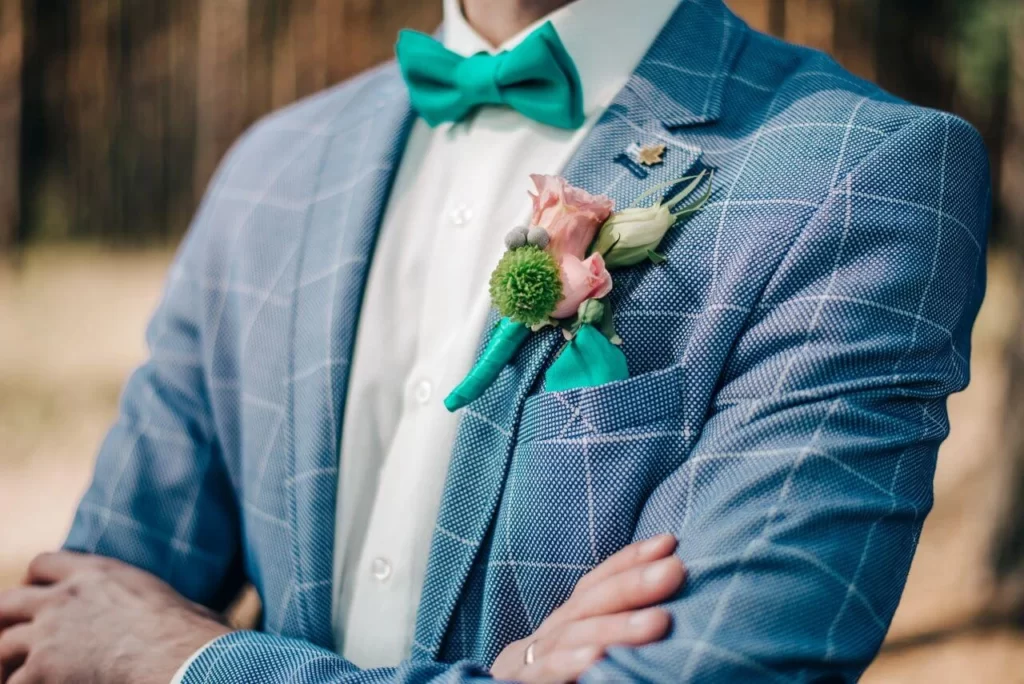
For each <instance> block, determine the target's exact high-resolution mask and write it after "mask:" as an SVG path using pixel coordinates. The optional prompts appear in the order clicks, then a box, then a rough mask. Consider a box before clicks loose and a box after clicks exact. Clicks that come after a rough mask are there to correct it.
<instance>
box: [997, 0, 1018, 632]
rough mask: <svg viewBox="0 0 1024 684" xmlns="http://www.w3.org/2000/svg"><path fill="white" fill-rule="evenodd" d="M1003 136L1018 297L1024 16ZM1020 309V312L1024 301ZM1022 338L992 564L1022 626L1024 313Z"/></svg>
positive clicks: (1013, 48) (1013, 43)
mask: <svg viewBox="0 0 1024 684" xmlns="http://www.w3.org/2000/svg"><path fill="white" fill-rule="evenodd" d="M1005 120H1006V133H1005V137H1004V146H1003V159H1002V174H1001V184H1000V185H1001V188H999V189H998V192H999V198H1000V199H1001V201H1002V209H1003V214H1002V220H1003V224H1004V227H1005V234H1006V236H1007V237H1008V242H1009V244H1010V247H1011V248H1012V251H1013V258H1014V259H1015V263H1016V274H1017V283H1018V284H1017V288H1018V293H1024V11H1018V12H1017V17H1016V21H1015V22H1014V23H1013V27H1012V28H1011V31H1010V87H1009V97H1008V113H1007V116H1006V118H1005ZM1018 305H1019V306H1020V307H1022V308H1024V297H1020V301H1019V302H1018ZM1017 322H1018V326H1019V329H1020V333H1019V334H1018V335H1016V336H1015V338H1014V339H1011V341H1010V348H1009V349H1008V354H1007V358H1008V362H1009V366H1010V389H1009V395H1008V397H1007V402H1006V449H1007V452H1008V454H1009V456H1010V458H1011V459H1012V467H1013V473H1014V475H1013V479H1012V482H1011V487H1010V491H1009V495H1008V501H1007V504H1008V505H1007V507H1006V516H1005V517H1004V519H1003V522H1004V524H1003V526H1002V528H1001V529H1000V530H999V534H998V536H997V538H996V545H995V549H994V551H995V554H994V564H995V570H996V576H997V579H998V580H1000V582H1001V583H1002V589H1003V591H1002V593H1001V596H1000V598H1001V599H1003V601H1004V604H1005V605H1003V606H1002V607H1003V608H1004V609H1009V610H1010V611H1012V613H1013V617H1014V618H1015V619H1016V620H1017V621H1018V623H1019V624H1021V625H1024V311H1020V312H1019V314H1018V321H1017Z"/></svg>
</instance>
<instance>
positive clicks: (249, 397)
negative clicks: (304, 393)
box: [239, 391, 285, 416]
mask: <svg viewBox="0 0 1024 684" xmlns="http://www.w3.org/2000/svg"><path fill="white" fill-rule="evenodd" d="M239 398H240V399H241V400H242V403H243V404H251V405H253V406H259V407H260V408H264V409H267V410H268V411H272V412H274V413H276V414H278V415H280V416H283V415H284V413H285V407H284V406H282V405H281V404H278V403H277V402H273V401H270V400H269V399H264V398H263V397H258V396H256V395H255V394H253V393H252V392H248V391H243V392H242V393H241V394H239Z"/></svg>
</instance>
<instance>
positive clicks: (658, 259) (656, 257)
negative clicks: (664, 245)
mask: <svg viewBox="0 0 1024 684" xmlns="http://www.w3.org/2000/svg"><path fill="white" fill-rule="evenodd" d="M647 258H648V259H650V260H651V261H653V262H654V263H655V264H663V263H665V262H666V261H668V259H667V258H666V257H665V255H664V254H658V253H657V252H655V251H654V250H653V249H649V250H647Z"/></svg>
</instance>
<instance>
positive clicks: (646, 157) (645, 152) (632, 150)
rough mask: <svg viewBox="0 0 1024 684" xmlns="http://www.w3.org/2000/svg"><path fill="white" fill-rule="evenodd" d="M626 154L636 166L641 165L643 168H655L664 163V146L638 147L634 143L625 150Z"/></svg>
mask: <svg viewBox="0 0 1024 684" xmlns="http://www.w3.org/2000/svg"><path fill="white" fill-rule="evenodd" d="M626 154H627V155H629V156H630V157H631V158H632V159H633V160H634V161H636V162H637V163H638V164H643V165H644V166H656V165H658V164H661V163H662V162H664V161H665V160H664V159H663V158H662V156H663V155H664V154H665V145H662V144H659V145H638V144H636V143H632V144H631V145H630V146H629V147H627V148H626Z"/></svg>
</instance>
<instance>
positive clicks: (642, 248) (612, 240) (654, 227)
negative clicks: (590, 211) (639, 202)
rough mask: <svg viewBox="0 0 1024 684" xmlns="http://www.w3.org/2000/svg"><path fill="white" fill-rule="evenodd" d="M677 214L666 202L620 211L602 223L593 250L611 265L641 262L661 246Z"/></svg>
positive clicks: (619, 265)
mask: <svg viewBox="0 0 1024 684" xmlns="http://www.w3.org/2000/svg"><path fill="white" fill-rule="evenodd" d="M677 218H678V217H677V216H675V215H673V214H672V212H671V211H670V210H669V208H668V206H667V205H665V204H658V205H655V206H653V207H646V208H642V207H635V208H631V209H623V210H622V211H617V212H615V213H614V214H612V215H611V216H609V217H608V220H607V221H605V222H604V225H603V226H601V230H600V231H599V232H598V234H597V240H595V241H594V250H593V251H595V252H600V253H601V254H602V255H603V256H604V263H605V265H606V266H607V267H608V268H622V267H623V266H633V265H634V264H639V263H640V262H641V261H643V260H644V259H646V258H647V256H648V254H649V253H650V252H651V251H653V250H655V249H657V248H658V245H659V244H661V241H662V239H663V238H664V237H665V233H667V232H668V229H669V228H671V227H672V225H673V224H674V223H675V222H676V219H677Z"/></svg>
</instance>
